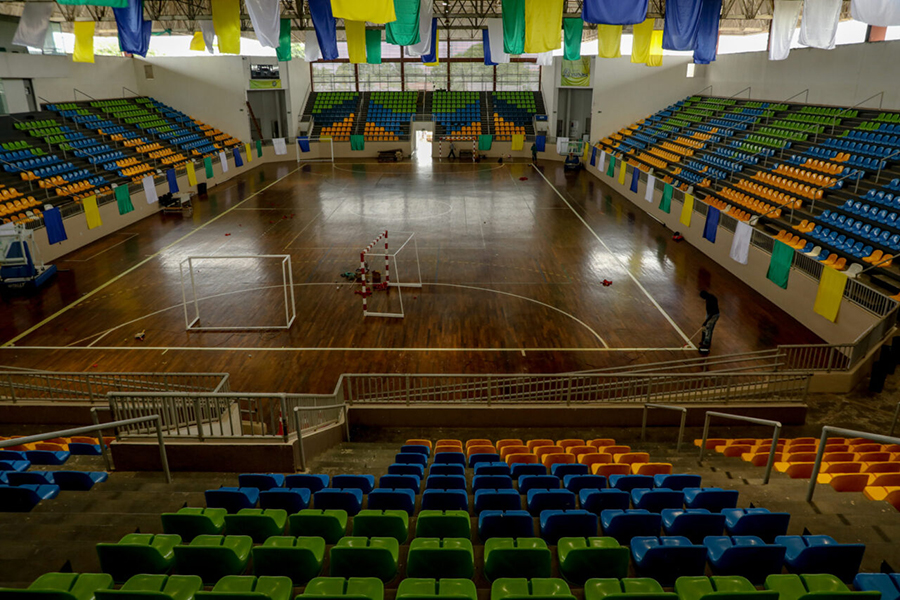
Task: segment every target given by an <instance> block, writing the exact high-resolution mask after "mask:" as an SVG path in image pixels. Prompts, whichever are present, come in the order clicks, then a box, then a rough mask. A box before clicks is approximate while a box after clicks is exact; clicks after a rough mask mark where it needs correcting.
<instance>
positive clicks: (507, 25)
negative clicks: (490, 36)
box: [502, 0, 525, 54]
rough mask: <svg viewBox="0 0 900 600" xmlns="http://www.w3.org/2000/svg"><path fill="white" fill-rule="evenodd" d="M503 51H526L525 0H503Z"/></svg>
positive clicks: (509, 52) (513, 52)
mask: <svg viewBox="0 0 900 600" xmlns="http://www.w3.org/2000/svg"><path fill="white" fill-rule="evenodd" d="M502 6H503V51H504V52H506V53H507V54H522V53H523V52H525V0H503V5H502Z"/></svg>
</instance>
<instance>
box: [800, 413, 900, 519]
mask: <svg viewBox="0 0 900 600" xmlns="http://www.w3.org/2000/svg"><path fill="white" fill-rule="evenodd" d="M832 433H833V434H837V435H839V436H842V437H857V438H864V439H867V440H871V441H873V442H878V443H880V444H900V438H897V437H892V436H889V435H878V434H877V433H869V432H867V431H857V430H855V429H843V428H841V427H832V426H830V425H826V426H825V427H823V428H822V437H821V438H820V439H819V449H818V451H817V452H816V462H815V463H813V470H812V475H810V476H809V488H807V490H806V501H807V502H812V497H813V493H815V491H816V483H818V482H817V480H818V478H819V470H820V469H821V468H822V458H823V457H824V456H825V443H826V442H827V441H828V435H829V434H832Z"/></svg>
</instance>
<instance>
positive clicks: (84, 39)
mask: <svg viewBox="0 0 900 600" xmlns="http://www.w3.org/2000/svg"><path fill="white" fill-rule="evenodd" d="M72 31H74V32H75V51H74V52H73V53H72V61H73V62H83V63H92V62H94V22H93V21H75V22H74V23H72Z"/></svg>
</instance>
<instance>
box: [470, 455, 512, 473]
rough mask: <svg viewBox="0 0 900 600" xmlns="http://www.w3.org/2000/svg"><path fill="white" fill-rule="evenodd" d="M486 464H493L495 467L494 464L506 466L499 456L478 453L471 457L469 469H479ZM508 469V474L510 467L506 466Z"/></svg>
mask: <svg viewBox="0 0 900 600" xmlns="http://www.w3.org/2000/svg"><path fill="white" fill-rule="evenodd" d="M485 463H487V464H491V465H493V464H504V465H506V463H501V461H500V455H499V454H492V453H489V452H476V453H475V454H473V455H471V456H469V467H470V468H477V467H478V465H480V464H485ZM506 468H507V472H509V465H506Z"/></svg>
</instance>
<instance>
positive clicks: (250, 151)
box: [244, 144, 253, 162]
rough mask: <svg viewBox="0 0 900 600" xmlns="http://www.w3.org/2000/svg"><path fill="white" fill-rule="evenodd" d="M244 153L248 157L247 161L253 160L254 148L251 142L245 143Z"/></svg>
mask: <svg viewBox="0 0 900 600" xmlns="http://www.w3.org/2000/svg"><path fill="white" fill-rule="evenodd" d="M244 155H245V156H246V157H247V162H253V148H252V147H251V146H250V144H244Z"/></svg>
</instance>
